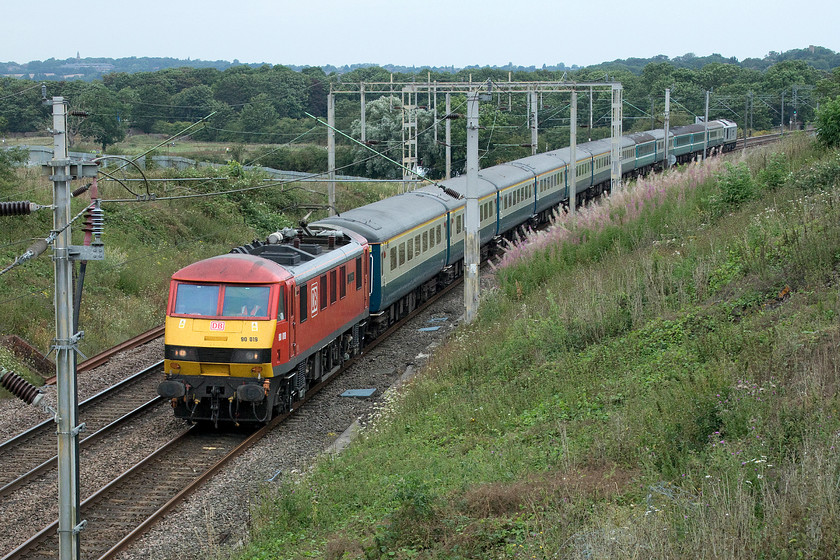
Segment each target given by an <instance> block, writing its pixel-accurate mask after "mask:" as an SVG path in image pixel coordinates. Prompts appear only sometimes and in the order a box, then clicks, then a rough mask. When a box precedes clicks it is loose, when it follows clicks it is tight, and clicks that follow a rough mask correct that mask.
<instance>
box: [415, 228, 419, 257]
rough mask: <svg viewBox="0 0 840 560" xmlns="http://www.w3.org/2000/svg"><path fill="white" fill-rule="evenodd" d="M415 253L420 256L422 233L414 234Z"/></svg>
mask: <svg viewBox="0 0 840 560" xmlns="http://www.w3.org/2000/svg"><path fill="white" fill-rule="evenodd" d="M414 254H415V255H417V256H418V257H419V256H420V234H419V233H418V234H417V235H415V236H414Z"/></svg>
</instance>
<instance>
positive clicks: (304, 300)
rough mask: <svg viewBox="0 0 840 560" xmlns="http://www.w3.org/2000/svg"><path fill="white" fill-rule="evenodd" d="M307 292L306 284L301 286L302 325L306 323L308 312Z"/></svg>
mask: <svg viewBox="0 0 840 560" xmlns="http://www.w3.org/2000/svg"><path fill="white" fill-rule="evenodd" d="M308 293H309V291H308V290H307V289H306V284H303V285H302V286H301V287H300V294H299V295H300V322H301V323H303V322H305V321H306V318H307V313H308V312H309V305H308V303H309V298H308V297H306V295H307V294H308Z"/></svg>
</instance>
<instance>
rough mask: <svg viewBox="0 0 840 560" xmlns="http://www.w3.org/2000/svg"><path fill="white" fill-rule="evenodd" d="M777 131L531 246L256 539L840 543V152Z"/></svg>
mask: <svg viewBox="0 0 840 560" xmlns="http://www.w3.org/2000/svg"><path fill="white" fill-rule="evenodd" d="M774 150H776V151H779V152H781V151H784V155H782V154H781V153H779V154H777V155H773V152H772V151H770V150H766V151H762V152H757V153H754V154H753V155H751V156H749V157H748V158H747V159H746V161H744V162H741V163H737V164H735V165H729V166H727V165H724V164H722V162H721V161H720V160H713V161H711V162H709V163H707V164H706V165H705V166H703V167H702V168H701V167H699V166H689V167H687V168H684V169H683V170H682V171H681V172H678V173H671V174H669V175H667V176H665V177H660V178H655V179H652V180H650V181H644V182H642V183H641V184H639V185H637V186H636V187H635V188H634V189H628V191H627V192H622V193H616V194H614V195H613V197H612V199H611V201H610V203H609V205H607V206H604V207H602V208H601V209H589V210H586V211H584V212H581V213H580V214H579V215H578V218H577V219H576V220H575V219H569V218H564V219H563V220H562V223H561V224H559V225H558V227H556V228H555V229H554V230H553V232H550V233H547V234H544V235H543V236H541V238H540V240H539V241H538V242H537V243H536V244H535V246H536V247H537V249H536V250H533V251H532V250H530V249H524V248H523V249H514V250H512V251H511V258H510V259H508V260H506V262H505V263H504V267H503V268H500V270H499V271H498V273H497V275H498V278H499V288H498V290H496V291H494V292H493V293H491V294H485V295H484V299H483V302H482V306H481V310H480V313H479V319H478V320H477V321H476V322H475V323H474V324H473V325H472V326H470V327H467V328H463V329H462V330H461V331H460V332H459V333H458V335H457V337H456V338H455V339H454V340H452V341H450V343H449V344H448V345H447V346H446V347H445V348H443V349H441V350H440V351H438V352H437V354H436V355H435V356H434V357H433V359H432V361H431V364H430V366H429V367H428V369H427V370H426V371H424V372H423V373H422V374H421V375H419V376H418V378H417V379H416V380H415V381H414V382H413V383H412V384H411V386H410V388H409V389H408V390H405V391H404V392H403V393H402V394H401V395H400V396H399V397H398V398H397V399H396V400H395V401H393V402H390V403H389V404H388V405H387V406H386V407H385V408H384V409H383V410H382V414H381V417H380V418H379V419H378V420H377V421H376V422H375V423H374V424H373V425H372V426H370V427H368V429H366V430H365V431H364V432H363V435H362V437H361V438H360V440H359V441H357V442H356V443H355V444H354V445H352V446H351V447H350V448H349V449H348V450H347V451H346V452H345V453H344V454H342V455H341V456H339V457H337V458H335V459H334V460H331V461H328V460H322V461H320V462H318V463H317V464H316V465H314V466H313V468H312V469H311V470H310V471H309V472H307V473H305V475H298V476H294V475H289V476H287V477H286V478H285V480H283V481H282V482H281V483H276V484H275V485H267V487H266V488H265V493H264V499H263V500H262V502H261V506H260V507H259V508H258V511H256V513H255V529H254V532H253V538H254V542H253V543H252V544H251V545H250V547H249V548H248V549H247V550H245V551H242V552H241V553H240V555H239V556H240V557H242V558H310V557H313V558H329V559H337V558H446V559H452V558H622V559H624V558H692V559H693V558H836V555H837V551H838V550H840V457H839V456H838V449H837V446H838V444H840V421H838V412H840V410H838V404H840V403H838V395H837V388H838V380H840V379H839V377H838V368H839V367H840V360H839V359H838V356H837V347H838V343H840V322H838V313H840V298H838V282H840V272H838V262H840V156H838V154H837V153H829V154H819V153H816V152H815V151H814V150H813V149H812V147H811V145H810V143H809V141H808V140H807V139H805V138H804V137H797V138H795V139H794V140H793V141H789V142H788V143H786V144H783V145H782V146H780V147H776V148H774ZM551 236H554V237H553V238H552V237H551ZM552 239H555V240H556V239H562V240H564V242H563V243H552V242H551V240H552ZM514 257H517V258H514Z"/></svg>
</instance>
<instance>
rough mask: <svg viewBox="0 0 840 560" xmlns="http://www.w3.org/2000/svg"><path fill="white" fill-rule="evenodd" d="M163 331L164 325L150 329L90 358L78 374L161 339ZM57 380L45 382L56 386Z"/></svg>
mask: <svg viewBox="0 0 840 560" xmlns="http://www.w3.org/2000/svg"><path fill="white" fill-rule="evenodd" d="M163 329H164V326H163V325H158V326H157V327H155V328H153V329H150V330H148V331H146V332H144V333H141V334H138V335H137V336H135V337H133V338H130V339H128V340H126V341H125V342H123V343H121V344H117V345H116V346H114V347H113V348H109V349H108V350H105V351H104V352H100V353H99V354H97V355H96V356H93V357H92V358H89V359H87V360H85V361H84V362H81V363H79V364H78V365H77V366H76V372H78V373H81V372H83V371H88V370H90V369H93V368H95V367H98V366H101V365H102V364H104V363H105V362H107V361H108V360H110V359H111V358H112V357H113V356H115V355H117V354H119V353H120V352H125V351H126V350H130V349H131V348H136V347H137V346H140V345H142V344H146V343H147V342H151V341H152V340H155V339H156V338H160V337H161V336H163ZM55 380H56V378H55V376H53V377H50V378H48V379H46V380H45V381H44V384H45V385H55Z"/></svg>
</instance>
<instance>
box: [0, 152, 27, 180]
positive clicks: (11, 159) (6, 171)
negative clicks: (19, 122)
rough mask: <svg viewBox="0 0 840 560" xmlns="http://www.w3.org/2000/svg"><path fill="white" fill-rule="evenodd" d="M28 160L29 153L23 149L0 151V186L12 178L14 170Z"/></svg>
mask: <svg viewBox="0 0 840 560" xmlns="http://www.w3.org/2000/svg"><path fill="white" fill-rule="evenodd" d="M28 159H29V151H27V150H25V149H23V148H10V149H0V185H3V184H5V183H8V182H9V181H11V180H12V179H13V178H14V168H15V167H17V166H19V165H23V164H24V163H25V162H26V160H28Z"/></svg>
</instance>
